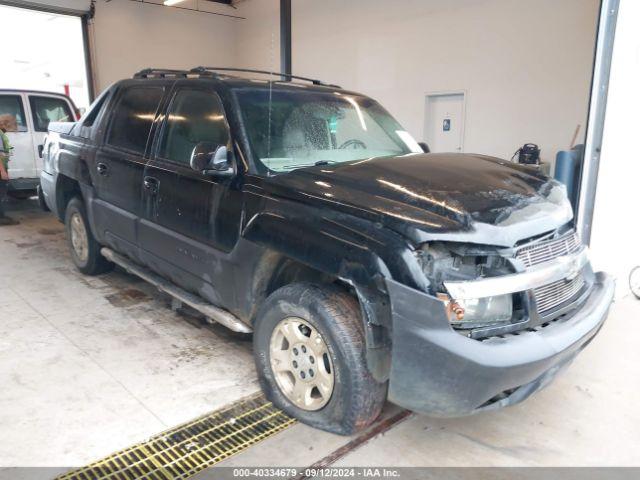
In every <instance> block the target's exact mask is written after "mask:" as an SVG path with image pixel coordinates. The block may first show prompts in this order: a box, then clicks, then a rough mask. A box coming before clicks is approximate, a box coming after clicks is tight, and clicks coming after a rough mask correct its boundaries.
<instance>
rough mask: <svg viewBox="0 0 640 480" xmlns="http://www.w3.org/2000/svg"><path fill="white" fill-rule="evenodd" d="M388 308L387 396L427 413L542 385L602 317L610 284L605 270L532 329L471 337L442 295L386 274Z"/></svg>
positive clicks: (478, 405)
mask: <svg viewBox="0 0 640 480" xmlns="http://www.w3.org/2000/svg"><path fill="white" fill-rule="evenodd" d="M387 288H388V291H389V296H390V299H391V307H392V313H393V337H392V338H393V353H392V360H391V374H390V382H389V399H390V400H391V401H392V402H393V403H396V404H398V405H401V406H403V407H405V408H408V409H410V410H413V411H416V412H421V413H425V414H428V415H432V416H444V417H447V416H462V415H467V414H471V413H476V412H478V411H481V410H486V409H495V408H499V407H503V406H507V405H512V404H515V403H518V402H520V401H522V400H524V399H525V398H527V397H528V396H530V395H531V394H532V393H534V392H536V391H537V390H539V389H541V388H543V387H544V386H546V385H547V384H548V383H549V382H550V381H551V380H552V379H553V378H554V377H555V376H556V374H557V373H558V372H559V371H560V370H562V369H563V368H564V367H565V366H567V365H568V364H569V363H570V362H571V360H573V358H574V357H575V356H576V355H577V354H578V353H579V352H580V351H581V350H582V349H583V348H584V347H585V346H586V345H587V344H588V343H589V341H590V340H591V339H592V338H593V337H594V336H595V335H596V333H597V332H598V330H599V329H600V327H601V326H602V324H603V323H604V321H605V319H606V317H607V313H608V310H609V306H610V304H611V302H612V301H613V295H614V289H615V284H614V281H613V279H612V278H611V277H609V276H607V275H606V274H604V273H597V274H596V281H595V284H594V286H593V289H592V291H591V294H590V297H589V298H588V299H587V301H586V302H585V303H584V304H583V305H582V306H581V307H580V309H579V310H578V311H576V312H575V313H574V314H573V315H572V316H571V317H570V318H568V319H562V320H559V321H557V322H553V323H551V324H549V325H548V326H546V327H545V328H541V329H539V330H537V331H527V332H522V333H521V334H519V335H512V336H508V337H505V338H498V337H496V338H489V339H486V340H484V341H478V340H473V339H470V338H467V337H465V336H463V335H460V334H459V333H457V332H455V331H454V330H453V329H452V328H451V326H450V325H449V321H448V320H447V315H446V312H445V308H444V304H443V302H441V301H440V300H438V299H436V298H434V297H432V296H430V295H427V294H425V293H422V292H419V291H417V290H414V289H411V288H408V287H405V286H404V285H401V284H399V283H397V282H394V281H392V280H387Z"/></svg>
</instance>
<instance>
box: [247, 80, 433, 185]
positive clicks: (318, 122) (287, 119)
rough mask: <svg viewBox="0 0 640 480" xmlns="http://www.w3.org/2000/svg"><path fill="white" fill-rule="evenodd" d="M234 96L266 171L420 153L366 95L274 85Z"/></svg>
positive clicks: (416, 144)
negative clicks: (237, 100)
mask: <svg viewBox="0 0 640 480" xmlns="http://www.w3.org/2000/svg"><path fill="white" fill-rule="evenodd" d="M236 95H237V96H238V99H239V103H240V107H241V110H242V115H243V116H244V120H245V124H246V129H247V134H248V136H249V141H250V143H251V147H252V149H253V152H254V155H255V157H256V158H257V159H258V160H259V161H260V162H261V163H262V166H263V168H265V169H266V170H267V171H270V172H276V173H277V172H287V171H291V170H294V169H296V168H304V167H309V166H313V165H329V164H334V163H343V162H349V161H354V160H362V159H366V158H371V157H381V156H390V155H404V154H408V153H419V152H421V151H422V149H421V148H420V146H419V145H418V143H417V142H416V141H415V140H414V139H413V137H412V136H411V135H410V134H409V133H408V132H406V131H405V130H404V129H403V128H402V127H401V126H400V124H399V123H398V122H397V121H396V120H395V119H394V118H393V117H392V116H391V115H390V114H389V113H388V112H387V111H386V110H385V109H384V108H382V107H381V106H380V104H378V103H377V102H375V101H374V100H372V99H370V98H367V97H363V96H359V95H349V94H344V93H339V92H322V91H310V90H304V91H303V90H301V89H296V90H294V89H292V88H291V87H284V86H281V85H277V84H276V85H275V86H273V87H271V86H270V87H265V88H254V89H241V90H238V91H237V92H236Z"/></svg>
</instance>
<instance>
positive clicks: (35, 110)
mask: <svg viewBox="0 0 640 480" xmlns="http://www.w3.org/2000/svg"><path fill="white" fill-rule="evenodd" d="M29 102H30V103H31V114H32V115H33V126H34V128H35V130H36V132H46V131H47V130H48V128H49V122H73V121H74V120H75V119H74V118H73V114H72V113H71V108H69V104H68V103H67V101H66V100H65V99H63V98H54V97H36V96H33V95H30V96H29Z"/></svg>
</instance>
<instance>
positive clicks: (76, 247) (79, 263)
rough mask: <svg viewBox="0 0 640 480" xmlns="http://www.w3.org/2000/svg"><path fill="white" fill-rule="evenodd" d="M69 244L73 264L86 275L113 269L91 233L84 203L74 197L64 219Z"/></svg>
mask: <svg viewBox="0 0 640 480" xmlns="http://www.w3.org/2000/svg"><path fill="white" fill-rule="evenodd" d="M64 225H65V230H66V232H67V242H68V244H69V250H70V253H71V259H72V260H73V263H74V264H75V266H76V267H77V269H78V270H80V271H81V272H82V273H84V274H85V275H98V274H100V273H104V272H107V271H109V270H111V269H112V268H113V263H111V262H109V261H108V260H107V259H106V258H104V257H103V256H102V254H101V253H100V244H99V243H98V242H97V241H96V239H95V238H94V236H93V233H91V228H90V227H89V221H88V217H87V211H86V209H85V206H84V202H83V201H82V200H81V199H80V198H78V197H74V198H72V199H71V201H70V202H69V204H68V205H67V209H66V212H65V219H64Z"/></svg>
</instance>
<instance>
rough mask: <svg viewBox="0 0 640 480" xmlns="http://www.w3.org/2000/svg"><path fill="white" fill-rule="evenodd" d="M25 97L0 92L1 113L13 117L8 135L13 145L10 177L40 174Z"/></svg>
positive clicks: (27, 176)
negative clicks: (28, 121) (37, 169)
mask: <svg viewBox="0 0 640 480" xmlns="http://www.w3.org/2000/svg"><path fill="white" fill-rule="evenodd" d="M25 111H26V110H25V108H24V97H23V95H22V94H21V93H8V94H5V93H0V115H1V116H5V115H8V116H10V117H11V120H12V121H11V122H10V123H13V124H14V125H12V128H11V129H10V131H7V137H9V142H10V143H11V146H12V147H13V151H12V152H11V158H10V161H9V178H11V179H19V178H36V177H37V176H38V174H37V171H36V164H35V155H34V151H33V143H32V140H31V132H30V131H29V127H28V124H27V116H26V115H25Z"/></svg>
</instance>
